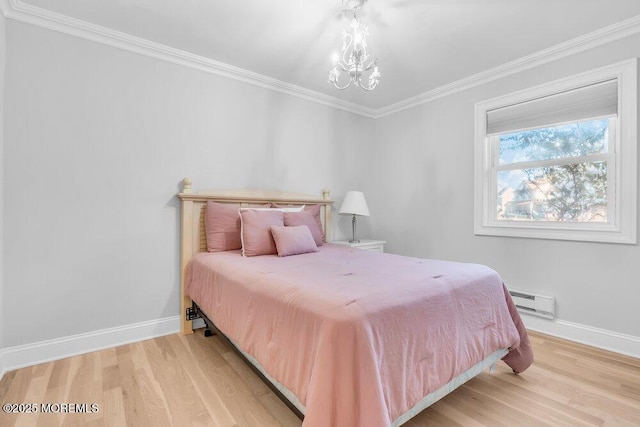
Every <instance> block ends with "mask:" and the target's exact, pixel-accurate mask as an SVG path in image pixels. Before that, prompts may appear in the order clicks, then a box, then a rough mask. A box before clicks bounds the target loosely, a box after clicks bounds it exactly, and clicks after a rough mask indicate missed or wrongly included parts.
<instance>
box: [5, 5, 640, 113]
mask: <svg viewBox="0 0 640 427" xmlns="http://www.w3.org/2000/svg"><path fill="white" fill-rule="evenodd" d="M0 11H1V12H2V14H3V15H4V16H5V17H6V18H8V19H14V20H16V21H21V22H25V23H29V24H32V25H35V26H38V27H42V28H47V29H50V30H54V31H58V32H61V33H65V34H69V35H73V36H76V37H80V38H83V39H86V40H90V41H93V42H96V43H102V44H105V45H108V46H111V47H115V48H119V49H123V50H127V51H129V52H134V53H138V54H141V55H145V56H148V57H151V58H155V59H158V60H162V61H167V62H170V63H173V64H177V65H181V66H184V67H189V68H193V69H196V70H199V71H203V72H206V73H210V74H215V75H218V76H222V77H226V78H230V79H233V80H238V81H241V82H244V83H248V84H251V85H254V86H258V87H262V88H266V89H270V90H273V91H276V92H280V93H284V94H287V95H291V96H295V97H297V98H301V99H305V100H308V101H311V102H315V103H318V104H321V105H326V106H329V107H334V108H338V109H341V110H344V111H348V112H351V113H354V114H358V115H360V116H364V117H368V118H372V119H378V118H381V117H385V116H389V115H391V114H395V113H398V112H400V111H403V110H406V109H409V108H413V107H416V106H418V105H422V104H425V103H428V102H431V101H434V100H436V99H439V98H443V97H445V96H449V95H452V94H455V93H458V92H462V91H464V90H467V89H471V88H473V87H476V86H480V85H483V84H486V83H489V82H492V81H495V80H498V79H501V78H503V77H507V76H510V75H512V74H516V73H519V72H522V71H525V70H529V69H531V68H535V67H538V66H540V65H544V64H546V63H549V62H552V61H556V60H559V59H562V58H566V57H568V56H571V55H574V54H577V53H580V52H583V51H585V50H588V49H592V48H595V47H598V46H602V45H604V44H607V43H611V42H614V41H616V40H620V39H623V38H625V37H629V36H632V35H634V34H638V33H640V15H638V16H635V17H633V18H629V19H627V20H625V21H622V22H618V23H616V24H613V25H610V26H608V27H604V28H601V29H599V30H597V31H594V32H591V33H589V34H586V35H583V36H580V37H576V38H574V39H571V40H568V41H566V42H563V43H560V44H558V45H555V46H552V47H550V48H548V49H544V50H541V51H539V52H536V53H533V54H531V55H527V56H524V57H522V58H519V59H516V60H514V61H510V62H507V63H505V64H502V65H500V66H497V67H494V68H491V69H489V70H486V71H483V72H481V73H477V74H474V75H472V76H469V77H465V78H463V79H460V80H457V81H455V82H452V83H449V84H446V85H443V86H440V87H437V88H435V89H432V90H429V91H427V92H424V93H422V94H419V95H416V96H413V97H411V98H407V99H405V100H402V101H399V102H396V103H394V104H391V105H388V106H386V107H381V108H370V107H365V106H363V105H359V104H356V103H353V102H349V101H344V100H342V99H339V98H336V97H333V96H330V95H326V94H323V93H320V92H317V91H313V90H310V89H306V88H303V87H301V86H297V85H294V84H291V83H287V82H284V81H282V80H277V79H274V78H272V77H268V76H264V75H262V74H258V73H254V72H252V71H248V70H245V69H242V68H239V67H234V66H233V65H229V64H225V63H223V62H219V61H215V60H213V59H210V58H205V57H203V56H199V55H195V54H192V53H189V52H185V51H183V50H180V49H176V48H172V47H169V46H166V45H163V44H160V43H155V42H152V41H149V40H146V39H143V38H140V37H136V36H132V35H130V34H126V33H122V32H119V31H115V30H111V29H109V28H105V27H101V26H99V25H95V24H91V23H89V22H86V21H82V20H79V19H76V18H71V17H69V16H67V15H62V14H59V13H56V12H52V11H49V10H46V9H42V8H39V7H36V6H32V5H29V4H26V3H23V2H22V1H21V0H0Z"/></svg>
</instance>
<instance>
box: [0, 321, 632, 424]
mask: <svg viewBox="0 0 640 427" xmlns="http://www.w3.org/2000/svg"><path fill="white" fill-rule="evenodd" d="M530 336H531V339H532V342H533V346H534V352H535V356H536V361H535V363H534V365H533V366H532V367H531V368H529V369H528V370H527V371H526V372H524V373H523V374H522V375H518V376H516V375H513V374H512V373H510V370H509V368H508V367H507V366H506V365H504V363H500V364H499V366H498V368H497V370H496V372H494V373H488V372H485V373H482V374H481V375H480V376H478V377H476V378H474V379H472V380H471V381H469V382H468V383H467V384H465V385H464V386H462V387H460V388H459V389H457V390H456V391H454V392H453V393H452V394H450V395H448V396H446V397H445V398H444V399H443V400H441V401H439V402H438V403H436V404H435V405H433V406H431V407H430V408H427V409H426V410H425V411H423V412H422V413H421V414H419V415H418V416H417V417H415V418H414V419H412V420H411V421H409V423H407V424H406V425H407V426H412V427H417V426H457V425H461V426H545V425H548V426H584V425H588V426H603V425H607V426H638V425H640V360H639V359H634V358H631V357H626V356H621V355H617V354H614V353H609V352H606V351H602V350H597V349H593V348H590V347H586V346H582V345H579V344H574V343H570V342H567V341H563V340H559V339H556V338H552V337H548V336H544V335H541V334H537V333H531V334H530ZM0 402H2V403H3V404H6V403H35V404H37V406H39V405H40V404H41V403H78V404H82V403H86V404H92V403H97V404H98V406H99V411H97V412H95V413H66V414H64V413H57V414H56V413H42V412H40V411H39V412H38V413H36V414H25V413H23V414H5V413H0V426H3V427H9V426H136V427H137V426H171V425H173V426H180V427H182V426H191V425H198V426H207V425H215V426H267V427H268V426H300V424H301V422H300V420H299V419H298V418H296V417H295V415H293V413H292V412H291V411H289V409H288V408H287V407H286V406H285V405H284V404H283V403H282V402H281V401H280V400H279V399H278V398H277V397H276V396H275V395H274V394H273V393H272V392H271V391H270V390H269V388H268V387H267V386H266V385H264V384H263V383H262V382H261V381H260V380H259V379H258V378H257V377H256V376H255V374H254V373H253V372H252V371H251V370H250V369H249V368H248V367H247V366H246V365H245V364H244V363H243V362H242V361H241V360H240V359H239V358H238V356H236V354H235V353H234V352H233V351H232V350H231V349H230V348H229V347H228V346H227V345H226V344H223V343H222V342H221V341H220V340H219V338H218V337H211V338H205V337H203V335H202V333H195V334H193V335H187V336H181V335H171V336H167V337H162V338H156V339H153V340H149V341H144V342H139V343H135V344H129V345H125V346H121V347H117V348H113V349H108V350H102V351H98V352H94V353H90V354H85V355H82V356H76V357H71V358H68V359H64V360H59V361H56V362H51V363H45V364H42V365H38V366H34V367H30V368H24V369H19V370H17V371H13V372H9V373H7V374H5V376H4V378H3V379H2V381H1V382H0ZM38 409H40V408H38ZM337 427H343V426H337ZM344 427H349V426H344Z"/></svg>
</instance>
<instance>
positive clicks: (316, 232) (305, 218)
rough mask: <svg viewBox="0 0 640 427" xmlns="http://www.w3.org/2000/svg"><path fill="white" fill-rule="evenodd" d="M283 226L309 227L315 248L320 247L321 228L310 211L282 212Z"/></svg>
mask: <svg viewBox="0 0 640 427" xmlns="http://www.w3.org/2000/svg"><path fill="white" fill-rule="evenodd" d="M284 225H285V226H286V227H291V226H298V225H303V226H307V227H309V231H310V232H311V235H312V236H313V240H314V241H315V242H316V246H322V228H321V227H318V223H317V222H316V218H315V217H314V215H313V212H311V211H302V212H284Z"/></svg>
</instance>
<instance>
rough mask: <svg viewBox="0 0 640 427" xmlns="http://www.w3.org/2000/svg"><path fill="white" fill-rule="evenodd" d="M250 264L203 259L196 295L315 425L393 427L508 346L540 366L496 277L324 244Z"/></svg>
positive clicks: (231, 257) (194, 279)
mask: <svg viewBox="0 0 640 427" xmlns="http://www.w3.org/2000/svg"><path fill="white" fill-rule="evenodd" d="M319 249H320V251H319V252H316V253H310V254H304V255H297V256H290V257H286V258H278V257H277V256H273V255H267V256H259V257H252V258H244V257H242V256H241V255H239V252H238V251H228V252H219V253H211V254H209V253H200V254H197V255H196V256H195V257H194V258H193V259H192V261H191V262H190V264H189V265H188V267H187V284H186V293H187V295H188V296H189V297H191V298H192V299H193V300H194V301H195V302H196V303H197V304H198V305H199V306H200V307H201V308H202V309H203V310H204V311H205V312H206V313H207V314H208V316H209V317H210V318H211V320H212V321H213V322H214V323H215V324H216V326H217V327H218V328H219V329H220V330H221V331H222V332H223V333H224V334H225V335H227V336H228V337H229V338H231V339H232V340H233V341H234V342H235V343H236V344H237V345H238V346H239V347H241V348H242V349H243V351H244V352H246V353H248V354H249V355H251V356H252V357H254V358H255V359H256V360H257V361H258V362H259V363H260V364H261V365H262V367H263V368H264V370H265V371H266V372H267V373H268V374H269V375H270V376H271V377H273V378H275V379H276V380H277V381H279V382H280V383H281V384H283V385H284V386H285V387H287V388H288V389H289V390H291V391H292V392H293V393H294V394H295V395H296V396H297V398H298V399H299V401H300V402H301V403H302V404H303V405H304V406H305V419H304V422H303V425H304V426H305V427H329V426H350V427H358V426H361V427H376V426H389V425H390V424H391V423H392V421H393V420H395V419H396V418H397V417H398V416H400V415H401V414H403V413H404V412H406V411H407V410H409V409H410V408H412V407H413V406H414V405H415V404H416V403H417V402H418V401H419V400H420V399H421V398H423V397H424V396H426V395H427V394H429V393H430V392H432V391H434V390H436V389H438V388H439V387H441V386H442V385H444V384H446V383H447V382H449V381H450V380H451V379H452V378H454V377H455V376H457V375H459V374H460V373H462V372H464V371H465V370H466V369H468V368H469V367H471V366H473V365H475V364H476V363H478V362H480V361H482V360H483V359H484V358H486V357H487V356H488V355H490V354H491V353H493V352H494V351H496V350H498V349H500V348H510V349H511V351H510V353H509V354H508V355H507V356H505V358H504V359H503V360H504V361H505V362H506V363H507V364H508V365H509V366H510V367H511V368H512V369H513V370H514V371H515V372H522V371H523V370H524V369H526V368H527V367H528V366H529V365H530V364H531V362H532V361H533V355H532V351H531V348H530V346H529V340H528V337H527V334H526V330H525V329H524V326H523V324H522V321H521V319H520V316H519V314H518V312H517V310H516V309H515V306H514V305H513V302H512V301H511V297H510V295H509V294H508V292H507V291H506V288H505V287H504V285H503V283H502V280H501V278H500V277H499V275H498V274H497V273H496V272H495V271H493V270H491V269H490V268H488V267H485V266H482V265H477V264H463V263H454V262H446V261H436V260H429V259H417V258H409V257H403V256H397V255H391V254H380V253H371V252H366V251H361V250H358V249H352V248H348V247H343V246H337V245H331V244H327V245H323V246H321V247H320V248H319Z"/></svg>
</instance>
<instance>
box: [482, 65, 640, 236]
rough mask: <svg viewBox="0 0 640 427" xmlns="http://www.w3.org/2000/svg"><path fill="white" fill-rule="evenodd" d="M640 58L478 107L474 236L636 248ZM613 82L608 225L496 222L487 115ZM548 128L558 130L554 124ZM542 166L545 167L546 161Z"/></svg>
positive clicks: (495, 193)
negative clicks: (614, 114)
mask: <svg viewBox="0 0 640 427" xmlns="http://www.w3.org/2000/svg"><path fill="white" fill-rule="evenodd" d="M637 63H638V61H637V59H635V58H634V59H631V60H628V61H623V62H619V63H616V64H612V65H610V66H607V67H603V68H599V69H596V70H592V71H588V72H585V73H581V74H578V75H575V76H571V77H568V78H564V79H561V80H556V81H554V82H551V83H547V84H543V85H539V86H535V87H532V88H529V89H525V90H522V91H518V92H514V93H511V94H508V95H504V96H500V97H497V98H493V99H490V100H487V101H483V102H479V103H477V104H476V106H475V191H474V193H475V194H474V207H475V209H474V216H475V218H474V231H475V234H476V235H486V236H506V237H527V238H539V239H557V240H577V241H590V242H610V243H627V244H635V243H636V239H637V231H636V228H637V219H636V210H637V163H638V157H637V144H638V139H637V129H638V125H637V96H638V89H637V87H638V77H637V75H638V74H637ZM609 79H617V83H618V116H617V118H614V119H611V122H614V123H615V124H617V126H616V128H617V129H614V130H613V132H612V130H611V129H610V143H609V151H610V153H609V154H608V155H607V156H606V157H607V170H608V174H607V175H608V177H609V182H608V214H609V213H611V215H608V220H609V221H608V222H607V223H577V222H551V221H504V220H498V219H497V215H496V206H497V197H498V194H497V193H498V189H497V179H496V177H497V170H499V168H498V167H496V165H494V164H495V163H496V161H495V149H494V148H493V146H495V142H493V143H492V140H493V141H495V137H494V138H491V137H488V136H487V113H488V112H489V111H492V110H496V109H499V108H503V107H507V106H510V105H516V104H519V103H522V102H526V101H530V100H534V99H538V98H542V97H545V96H550V95H554V94H558V93H561V92H565V91H569V90H573V89H576V88H580V87H584V86H587V85H591V84H595V83H598V82H602V81H605V80H609ZM549 125H555V123H550V124H549ZM542 163H544V162H542Z"/></svg>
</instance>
